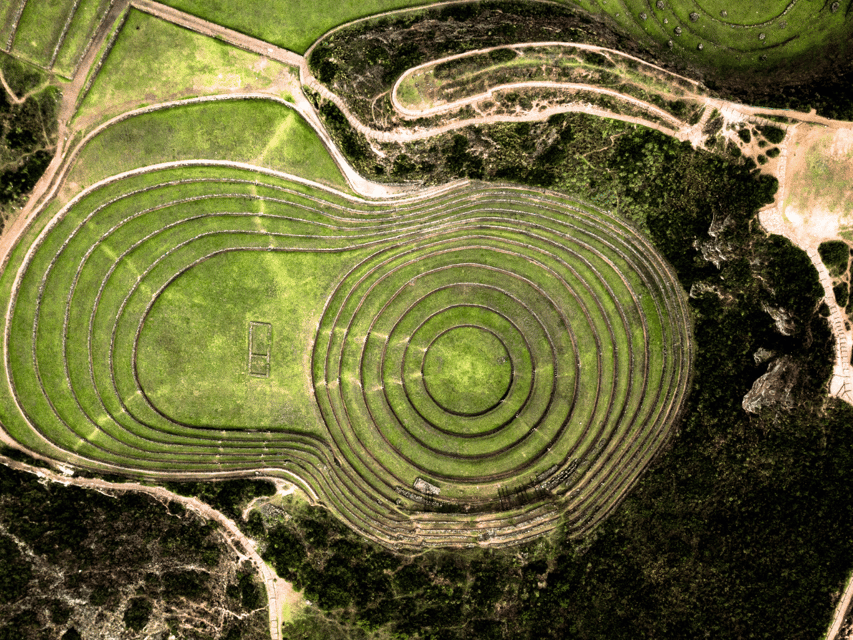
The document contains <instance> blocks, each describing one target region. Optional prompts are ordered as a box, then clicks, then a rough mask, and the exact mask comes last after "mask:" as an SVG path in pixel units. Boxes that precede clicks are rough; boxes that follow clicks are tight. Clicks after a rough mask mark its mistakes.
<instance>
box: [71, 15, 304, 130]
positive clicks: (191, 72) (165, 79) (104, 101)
mask: <svg viewBox="0 0 853 640" xmlns="http://www.w3.org/2000/svg"><path fill="white" fill-rule="evenodd" d="M139 52H144V54H140V53H139ZM287 69H288V67H286V66H284V65H281V64H279V63H276V62H271V61H269V60H267V59H265V58H262V57H261V56H259V55H256V54H253V53H248V52H246V51H242V50H241V49H237V48H236V47H232V46H230V45H228V44H225V43H223V42H220V41H218V40H216V39H214V38H209V37H207V36H203V35H199V34H197V33H193V32H192V31H188V30H186V29H183V28H182V27H178V26H175V25H173V24H170V23H168V22H164V21H162V20H159V19H158V18H154V17H153V16H150V15H148V14H145V13H142V12H140V11H136V10H132V11H131V14H130V16H128V19H127V22H125V24H124V27H123V28H122V32H121V34H120V35H119V37H118V39H117V40H116V43H115V46H113V49H112V51H111V52H110V55H109V57H108V58H107V60H106V62H104V65H103V67H102V68H101V70H100V73H99V74H98V77H97V78H96V80H95V82H94V83H93V85H92V88H91V89H90V91H89V93H88V94H87V95H86V97H85V99H84V100H83V103H82V104H81V105H80V110H79V111H78V113H77V115H76V116H75V120H76V121H78V122H79V121H81V120H83V119H86V118H90V119H91V118H95V117H96V118H97V120H98V121H103V120H106V119H107V118H108V117H110V116H113V115H117V114H119V113H122V112H124V111H129V110H131V109H134V108H137V107H141V106H145V105H148V104H153V103H158V102H165V101H169V100H178V99H181V98H184V97H188V96H198V95H212V94H218V93H227V92H229V91H233V90H235V89H239V90H241V91H251V90H252V89H254V88H257V87H268V86H269V85H270V84H272V83H274V82H275V81H276V79H278V78H279V77H281V76H282V75H283V74H286V73H287ZM282 97H288V96H287V94H286V93H283V94H282Z"/></svg>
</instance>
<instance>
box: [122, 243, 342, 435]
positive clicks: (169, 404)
mask: <svg viewBox="0 0 853 640" xmlns="http://www.w3.org/2000/svg"><path fill="white" fill-rule="evenodd" d="M352 258H353V256H351V255H350V256H347V257H346V258H343V259H338V260H332V259H330V257H329V256H326V255H323V254H316V253H308V254H306V253H289V254H288V253H257V252H236V253H229V254H225V255H221V256H217V257H216V258H213V259H211V260H208V261H207V262H204V263H202V264H200V265H198V266H197V267H194V268H193V269H191V270H190V271H188V272H187V273H185V274H184V275H183V276H181V278H180V279H179V280H178V281H176V282H175V283H173V284H172V285H171V286H169V288H168V289H167V290H166V291H165V293H164V294H163V295H162V296H161V298H160V299H159V300H158V301H157V303H156V304H155V306H154V307H153V309H152V312H151V314H150V315H149V316H148V318H147V320H146V323H145V329H144V330H143V333H142V337H141V341H140V354H139V361H140V370H139V374H140V379H141V382H142V387H143V389H145V391H146V392H147V393H148V394H149V396H150V398H151V399H152V400H153V402H154V404H155V405H157V406H158V408H160V409H161V410H162V411H163V412H165V413H166V414H167V415H169V416H171V417H173V418H175V419H176V420H179V421H182V422H187V423H190V424H198V425H209V426H223V427H244V428H247V427H258V428H265V427H271V428H275V427H282V426H285V427H291V428H302V429H308V430H316V431H317V433H318V434H319V433H321V431H319V430H318V428H319V425H320V422H321V421H320V419H319V416H318V415H317V414H316V411H315V409H314V403H313V401H312V399H311V395H312V392H311V387H312V383H311V377H310V375H309V374H308V368H307V367H308V361H307V360H306V355H307V354H308V353H309V349H310V346H311V342H312V340H313V337H314V331H315V328H316V323H317V322H318V321H319V316H320V313H321V311H322V309H323V302H324V301H325V299H326V297H328V295H329V294H330V293H331V290H332V288H333V286H334V284H335V281H336V280H337V279H338V278H339V277H340V273H339V272H340V270H341V269H342V268H344V267H346V266H347V265H348V264H349V263H350V262H351V261H352ZM251 321H260V322H268V323H270V324H272V334H273V338H272V353H271V357H270V376H269V377H268V378H258V377H252V376H250V375H249V373H248V335H249V334H248V331H249V322H251Z"/></svg>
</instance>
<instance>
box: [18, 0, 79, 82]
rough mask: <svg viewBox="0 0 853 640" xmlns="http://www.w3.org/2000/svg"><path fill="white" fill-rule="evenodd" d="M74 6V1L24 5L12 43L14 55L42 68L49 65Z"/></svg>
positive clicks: (58, 0)
mask: <svg viewBox="0 0 853 640" xmlns="http://www.w3.org/2000/svg"><path fill="white" fill-rule="evenodd" d="M73 5H74V2H73V0H38V1H37V2H32V1H31V2H27V6H26V7H25V8H24V12H23V13H22V14H21V21H20V22H19V23H18V31H17V32H16V33H15V41H14V43H13V44H12V50H13V52H14V53H15V55H19V56H21V57H23V58H26V59H27V60H31V61H33V62H36V63H38V64H40V65H42V66H46V65H48V64H50V59H51V57H52V56H53V49H54V47H55V46H56V43H57V41H58V40H59V36H60V35H61V33H62V28H63V27H64V26H65V21H66V19H67V18H68V15H69V12H70V11H71V8H72V6H73Z"/></svg>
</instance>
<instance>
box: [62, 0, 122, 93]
mask: <svg viewBox="0 0 853 640" xmlns="http://www.w3.org/2000/svg"><path fill="white" fill-rule="evenodd" d="M109 7H110V0H80V4H79V5H78V6H77V12H76V13H75V14H74V17H73V18H72V19H71V24H70V25H69V26H68V32H67V33H66V34H65V40H63V42H62V46H61V47H60V48H59V53H58V55H57V56H56V61H55V62H54V69H55V70H56V71H57V72H58V73H61V74H63V75H65V76H67V77H70V76H71V74H72V73H73V72H74V70H75V67H76V66H77V63H78V62H79V61H80V58H81V57H82V56H83V53H84V51H85V50H86V46H87V44H88V43H89V38H90V37H91V36H92V34H93V33H94V31H95V28H96V27H97V26H98V24H99V23H100V21H101V20H103V19H104V17H105V15H106V13H107V11H108V10H109Z"/></svg>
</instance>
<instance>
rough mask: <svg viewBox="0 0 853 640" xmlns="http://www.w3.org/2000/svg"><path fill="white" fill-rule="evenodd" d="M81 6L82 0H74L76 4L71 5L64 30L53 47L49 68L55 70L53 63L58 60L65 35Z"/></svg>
mask: <svg viewBox="0 0 853 640" xmlns="http://www.w3.org/2000/svg"><path fill="white" fill-rule="evenodd" d="M79 7H80V0H74V4H72V5H71V11H69V12H68V17H67V18H66V19H65V24H64V25H63V26H62V32H61V33H60V34H59V38H58V39H57V41H56V46H55V47H53V54H52V55H51V56H50V62H48V63H47V67H48V69H51V70H53V65H54V63H55V62H56V57H57V56H58V55H59V50H60V49H61V48H62V43H63V42H65V36H66V35H67V34H68V30H69V29H70V28H71V21H72V20H73V19H74V16H75V15H76V14H77V9H78V8H79Z"/></svg>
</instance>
